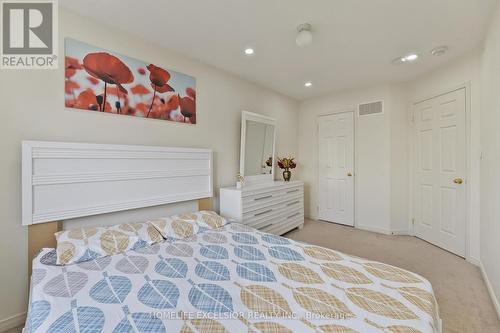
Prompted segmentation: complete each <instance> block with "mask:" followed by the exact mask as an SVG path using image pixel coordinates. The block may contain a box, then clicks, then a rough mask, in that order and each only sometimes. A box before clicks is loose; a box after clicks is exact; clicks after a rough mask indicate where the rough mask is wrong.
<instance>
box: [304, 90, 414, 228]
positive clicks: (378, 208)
mask: <svg viewBox="0 0 500 333" xmlns="http://www.w3.org/2000/svg"><path fill="white" fill-rule="evenodd" d="M393 92H394V90H393V88H391V87H390V86H385V85H381V86H376V87H370V88H364V89H358V90H351V91H346V92H342V93H337V94H333V95H329V96H326V97H321V98H313V99H310V100H307V101H304V102H303V103H301V105H300V114H299V162H300V170H301V171H300V176H301V178H302V179H303V180H304V181H305V183H306V187H305V209H306V215H307V216H309V217H311V218H313V219H315V218H317V216H318V209H317V206H318V148H317V146H318V144H317V143H318V129H317V125H318V123H317V121H318V119H317V118H318V116H319V115H325V114H332V113H337V112H343V111H354V112H356V110H357V105H358V104H359V103H364V102H371V101H377V100H383V101H384V114H381V115H369V116H366V117H360V118H358V117H357V116H356V117H355V122H356V125H355V127H356V133H355V141H356V143H355V145H356V150H357V153H356V161H355V163H356V170H355V177H356V178H355V181H356V196H357V198H356V208H355V209H356V226H357V227H359V228H363V229H367V230H372V231H378V232H382V233H390V232H391V231H392V229H393V227H392V226H391V214H392V212H391V135H394V136H397V137H400V136H401V135H400V132H398V133H392V132H391V121H393V119H392V117H391V112H392V111H393V110H392V106H393V104H392V101H391V94H392V93H393ZM395 107H398V108H401V107H402V105H401V104H399V105H395ZM401 111H402V112H404V111H405V110H401ZM395 118H397V117H395ZM402 131H404V128H403V129H402ZM399 167H402V166H401V164H399ZM398 179H399V178H398ZM395 214H397V215H398V216H399V215H405V216H407V212H406V211H404V212H402V213H401V212H395ZM406 230H407V228H406V229H405V231H406Z"/></svg>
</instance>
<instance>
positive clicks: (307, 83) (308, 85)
mask: <svg viewBox="0 0 500 333" xmlns="http://www.w3.org/2000/svg"><path fill="white" fill-rule="evenodd" d="M312 85H313V84H312V82H311V81H307V82H306V83H304V87H307V88H309V87H311V86H312Z"/></svg>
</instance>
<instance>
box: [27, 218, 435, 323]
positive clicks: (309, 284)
mask: <svg viewBox="0 0 500 333" xmlns="http://www.w3.org/2000/svg"><path fill="white" fill-rule="evenodd" d="M205 223H206V224H207V225H211V226H212V227H213V228H212V229H209V228H206V229H203V230H201V231H200V232H199V233H198V234H197V235H196V237H194V238H192V239H191V238H186V239H174V238H171V239H168V240H166V241H164V242H161V243H156V244H154V245H151V246H145V247H140V248H132V249H128V250H124V249H127V248H130V244H127V243H128V242H129V239H128V238H127V236H126V235H125V234H124V232H127V231H128V232H132V231H133V230H135V229H134V228H135V226H134V225H133V224H129V225H124V226H123V227H122V228H120V229H118V230H113V232H109V233H106V234H102V237H101V239H100V240H101V241H102V247H103V248H104V249H105V250H106V252H107V253H108V254H109V255H108V256H105V257H93V256H92V255H91V254H89V255H88V258H89V259H90V260H88V261H84V262H79V263H77V264H69V265H66V266H58V265H55V263H54V260H48V259H47V258H51V257H53V256H54V253H55V252H54V250H51V249H45V250H43V251H42V252H41V253H40V254H39V255H38V256H37V257H36V258H35V259H34V261H33V276H32V280H31V295H30V305H29V307H28V318H27V321H26V325H25V326H26V330H25V332H26V333H38V332H92V333H100V332H116V333H122V332H148V333H155V332H168V333H172V332H173V333H191V332H192V333H212V332H215V333H217V332H221V333H222V332H223V333H230V332H236V333H246V332H254V333H293V332H304V333H308V332H310V333H314V332H323V333H330V332H347V333H356V332H362V333H366V332H368V333H369V332H374V333H381V332H410V333H414V332H416V333H437V332H439V317H438V308H437V302H436V299H435V297H434V293H433V290H432V287H431V285H430V283H429V282H428V281H427V280H426V279H424V278H423V277H421V276H419V275H417V274H414V273H411V272H408V271H406V270H404V269H400V268H397V267H393V266H390V265H387V264H383V263H378V262H373V261H369V260H364V259H361V258H357V257H353V256H349V255H347V254H344V253H340V252H338V251H335V250H334V249H326V248H323V247H319V246H315V245H308V244H303V243H297V242H295V241H293V240H290V239H287V238H283V237H280V236H277V235H271V234H267V233H263V232H260V231H257V230H254V229H252V228H249V227H248V226H245V225H241V224H235V223H230V224H226V225H223V226H221V227H219V228H217V229H214V228H216V227H217V226H218V225H219V221H217V220H214V219H213V218H212V217H211V216H207V217H206V221H205ZM175 228H176V230H177V231H176V232H177V233H179V234H182V235H189V234H191V233H192V230H191V226H190V225H189V224H186V223H185V222H184V220H179V222H178V223H176V226H175ZM92 232H93V231H92V230H91V229H90V230H87V231H86V232H85V233H84V232H82V231H75V232H74V233H73V234H71V237H74V238H86V237H89V234H91V233H92ZM72 250H73V249H72V248H71V246H67V247H62V248H61V251H64V253H60V254H63V255H67V256H68V257H71V256H72V255H74V254H73V252H72Z"/></svg>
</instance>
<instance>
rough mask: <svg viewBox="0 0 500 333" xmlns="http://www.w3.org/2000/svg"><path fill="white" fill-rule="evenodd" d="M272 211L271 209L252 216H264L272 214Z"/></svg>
mask: <svg viewBox="0 0 500 333" xmlns="http://www.w3.org/2000/svg"><path fill="white" fill-rule="evenodd" d="M272 211H273V210H272V209H268V210H266V211H263V212H260V213H257V214H253V216H260V215H264V214H267V213H270V212H272Z"/></svg>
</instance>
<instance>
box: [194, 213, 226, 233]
mask: <svg viewBox="0 0 500 333" xmlns="http://www.w3.org/2000/svg"><path fill="white" fill-rule="evenodd" d="M193 215H196V219H195V220H196V223H198V225H199V226H200V227H203V228H207V229H212V230H213V229H219V228H220V227H223V226H225V225H226V224H227V223H228V222H227V220H226V219H225V218H223V217H222V216H220V215H219V214H217V213H216V212H213V211H211V210H202V211H199V212H196V213H193Z"/></svg>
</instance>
